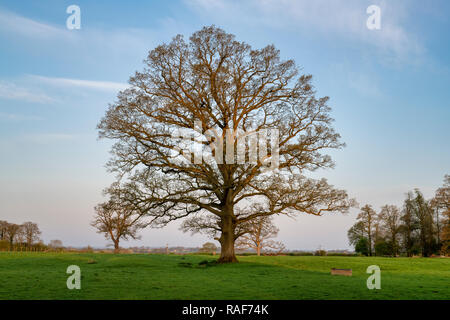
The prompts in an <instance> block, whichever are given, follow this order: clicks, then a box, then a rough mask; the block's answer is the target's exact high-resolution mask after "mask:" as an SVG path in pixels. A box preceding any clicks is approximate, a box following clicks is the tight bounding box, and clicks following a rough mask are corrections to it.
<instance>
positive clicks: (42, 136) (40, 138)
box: [22, 133, 78, 144]
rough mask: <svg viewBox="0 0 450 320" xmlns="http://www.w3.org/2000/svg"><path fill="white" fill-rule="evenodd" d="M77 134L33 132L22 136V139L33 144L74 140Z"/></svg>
mask: <svg viewBox="0 0 450 320" xmlns="http://www.w3.org/2000/svg"><path fill="white" fill-rule="evenodd" d="M77 138H78V135H75V134H67V133H35V134H26V135H24V136H22V140H24V141H26V142H31V143H35V144H49V143H55V142H68V141H74V140H76V139H77Z"/></svg>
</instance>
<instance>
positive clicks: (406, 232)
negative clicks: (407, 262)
mask: <svg viewBox="0 0 450 320" xmlns="http://www.w3.org/2000/svg"><path fill="white" fill-rule="evenodd" d="M400 219H401V221H402V224H401V226H400V234H401V235H402V236H403V248H404V250H405V253H406V255H407V256H408V257H411V256H412V255H413V252H414V251H415V250H414V247H415V244H416V231H417V229H418V228H419V223H418V221H417V217H416V215H415V214H414V194H413V193H412V192H408V193H407V195H406V199H405V201H404V204H403V214H402V216H401V218H400Z"/></svg>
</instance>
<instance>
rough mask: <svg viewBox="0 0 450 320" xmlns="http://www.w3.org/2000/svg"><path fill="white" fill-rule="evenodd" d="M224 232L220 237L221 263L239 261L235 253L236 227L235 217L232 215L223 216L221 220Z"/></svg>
mask: <svg viewBox="0 0 450 320" xmlns="http://www.w3.org/2000/svg"><path fill="white" fill-rule="evenodd" d="M221 228H222V234H221V236H220V238H219V242H220V246H221V248H220V258H219V260H217V262H219V263H230V262H238V260H237V259H236V256H235V254H234V240H235V239H234V229H235V225H234V223H233V218H232V216H231V215H229V216H225V217H222V220H221Z"/></svg>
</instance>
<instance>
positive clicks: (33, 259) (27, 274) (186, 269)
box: [0, 252, 450, 300]
mask: <svg viewBox="0 0 450 320" xmlns="http://www.w3.org/2000/svg"><path fill="white" fill-rule="evenodd" d="M239 260H240V263H238V264H228V265H217V264H215V263H214V259H213V257H212V256H197V255H186V256H175V255H145V254H122V255H113V254H77V253H7V252H1V253H0V299H171V300H173V299H445V300H449V299H450V259H440V258H433V259H424V258H378V257H375V258H368V257H315V256H314V257H311V256H305V257H294V256H276V257H275V256H266V257H257V256H247V257H239ZM72 264H75V265H78V266H79V267H80V268H81V290H68V289H67V287H66V280H67V277H68V276H69V275H68V274H66V269H67V267H68V266H69V265H72ZM369 265H378V266H379V267H380V268H381V289H380V290H368V289H367V287H366V280H367V278H368V276H369V274H366V269H367V267H368V266H369ZM333 267H335V268H351V269H353V276H352V277H343V276H331V275H330V269H331V268H333Z"/></svg>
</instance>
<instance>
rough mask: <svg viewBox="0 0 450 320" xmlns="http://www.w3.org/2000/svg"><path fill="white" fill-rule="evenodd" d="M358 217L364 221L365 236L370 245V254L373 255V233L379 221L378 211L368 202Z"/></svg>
mask: <svg viewBox="0 0 450 320" xmlns="http://www.w3.org/2000/svg"><path fill="white" fill-rule="evenodd" d="M357 219H358V220H359V221H361V222H362V226H363V230H364V236H365V237H367V241H368V246H369V256H372V247H373V241H372V239H373V234H374V227H375V224H376V221H377V213H376V212H375V210H373V209H372V206H370V205H368V204H366V205H365V206H364V207H362V208H361V211H360V213H359V214H358V217H357Z"/></svg>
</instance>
